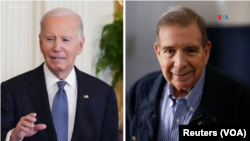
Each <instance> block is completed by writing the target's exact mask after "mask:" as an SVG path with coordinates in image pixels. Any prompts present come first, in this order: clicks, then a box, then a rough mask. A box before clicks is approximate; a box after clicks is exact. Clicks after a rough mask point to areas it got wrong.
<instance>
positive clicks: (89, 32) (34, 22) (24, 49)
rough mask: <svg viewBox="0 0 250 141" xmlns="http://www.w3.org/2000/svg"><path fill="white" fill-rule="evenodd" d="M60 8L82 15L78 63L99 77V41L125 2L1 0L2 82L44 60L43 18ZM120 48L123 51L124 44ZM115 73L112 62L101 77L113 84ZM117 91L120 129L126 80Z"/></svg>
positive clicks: (121, 82) (118, 84)
mask: <svg viewBox="0 0 250 141" xmlns="http://www.w3.org/2000/svg"><path fill="white" fill-rule="evenodd" d="M57 7H65V8H69V9H71V10H73V11H75V12H76V13H78V14H79V15H80V16H81V18H82V21H83V27H84V36H85V44H84V48H83V52H82V54H81V55H79V56H78V57H77V58H76V62H75V65H76V67H78V69H80V70H81V71H83V72H85V73H88V74H90V75H92V76H95V77H96V76H97V75H96V64H97V61H98V59H99V57H100V53H101V50H100V47H99V44H100V40H101V38H102V30H103V27H104V26H105V25H107V24H111V23H113V21H114V20H115V19H114V17H113V14H114V13H115V12H123V2H122V1H115V2H114V1H76V2H72V1H62V2H60V1H36V2H35V1H29V2H21V1H12V2H6V1H5V2H1V76H0V80H1V82H3V81H6V80H8V79H10V78H12V77H14V76H17V75H19V74H22V73H24V72H27V71H29V70H32V69H34V68H36V67H38V66H39V65H41V64H42V63H43V62H44V58H43V56H42V54H41V52H40V48H39V33H40V20H41V18H42V16H43V15H44V14H45V13H46V12H48V11H49V10H51V9H53V8H57ZM121 28H123V27H121ZM121 36H123V34H122V35H121ZM122 39H123V37H122ZM120 48H121V51H123V47H122V46H121V47H120ZM122 57H123V56H122V55H121V58H122ZM121 63H123V62H122V61H121ZM113 73H114V72H113V71H111V69H110V65H109V66H108V67H107V68H106V69H104V70H103V71H101V72H100V73H99V75H98V77H99V79H101V80H103V81H104V82H106V83H108V84H109V85H111V82H112V79H113ZM115 91H116V94H117V95H116V96H117V101H118V109H119V129H122V127H123V126H122V125H123V81H122V80H120V81H119V82H118V83H117V84H116V87H115ZM121 133H122V132H121ZM121 136H122V134H121ZM121 138H122V137H121Z"/></svg>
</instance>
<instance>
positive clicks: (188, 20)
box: [126, 6, 250, 141]
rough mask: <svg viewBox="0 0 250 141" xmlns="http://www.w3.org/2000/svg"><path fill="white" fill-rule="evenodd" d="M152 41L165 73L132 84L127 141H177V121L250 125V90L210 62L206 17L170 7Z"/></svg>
mask: <svg viewBox="0 0 250 141" xmlns="http://www.w3.org/2000/svg"><path fill="white" fill-rule="evenodd" d="M156 39H157V41H156V43H155V45H154V48H155V52H156V55H157V58H158V60H159V63H160V66H161V71H159V72H154V73H151V74H149V75H146V76H145V77H143V78H141V79H140V80H138V81H137V82H136V83H135V84H134V85H133V86H132V88H131V90H130V93H129V99H128V103H127V111H126V134H127V135H126V139H127V140H128V141H129V140H137V141H156V140H158V141H168V140H179V125H187V124H189V125H215V124H242V125H243V124H248V125H250V109H249V107H250V104H249V101H250V90H249V87H248V86H246V85H245V84H243V83H242V82H240V81H238V80H236V79H234V78H232V77H231V76H227V75H225V74H224V73H223V72H221V71H220V70H218V69H216V68H214V67H212V66H210V65H208V64H207V62H208V59H209V54H210V49H211V43H210V42H209V41H208V39H207V33H206V26H205V22H204V20H203V18H202V17H200V16H199V15H198V14H196V12H195V11H193V10H192V9H189V8H187V7H184V6H173V7H170V8H168V9H167V10H166V11H165V12H164V13H163V14H162V16H161V18H160V20H159V22H158V24H157V38H156Z"/></svg>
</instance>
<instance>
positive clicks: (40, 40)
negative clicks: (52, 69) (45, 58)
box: [39, 34, 43, 53]
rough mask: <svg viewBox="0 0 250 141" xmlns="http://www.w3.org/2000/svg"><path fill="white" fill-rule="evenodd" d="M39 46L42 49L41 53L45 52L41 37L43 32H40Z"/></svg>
mask: <svg viewBox="0 0 250 141" xmlns="http://www.w3.org/2000/svg"><path fill="white" fill-rule="evenodd" d="M39 46H40V51H41V53H43V50H42V37H41V34H39Z"/></svg>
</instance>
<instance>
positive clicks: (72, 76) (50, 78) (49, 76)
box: [43, 63, 76, 89]
mask: <svg viewBox="0 0 250 141" xmlns="http://www.w3.org/2000/svg"><path fill="white" fill-rule="evenodd" d="M43 71H44V76H45V82H46V87H47V89H49V88H50V87H52V86H53V85H54V84H56V83H57V82H58V81H61V80H60V79H59V78H57V77H56V76H55V75H54V74H53V73H52V72H51V71H50V70H49V68H48V66H47V64H46V63H44V65H43ZM64 81H66V82H67V84H68V85H69V86H71V87H72V88H73V89H75V88H76V72H75V68H74V67H73V69H72V70H71V72H70V73H69V75H68V76H67V78H66V79H65V80H64Z"/></svg>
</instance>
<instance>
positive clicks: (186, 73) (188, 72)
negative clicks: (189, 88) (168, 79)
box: [173, 72, 189, 76]
mask: <svg viewBox="0 0 250 141" xmlns="http://www.w3.org/2000/svg"><path fill="white" fill-rule="evenodd" d="M173 74H174V73H173ZM187 74H189V72H188V73H184V74H174V75H175V76H185V75H187Z"/></svg>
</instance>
